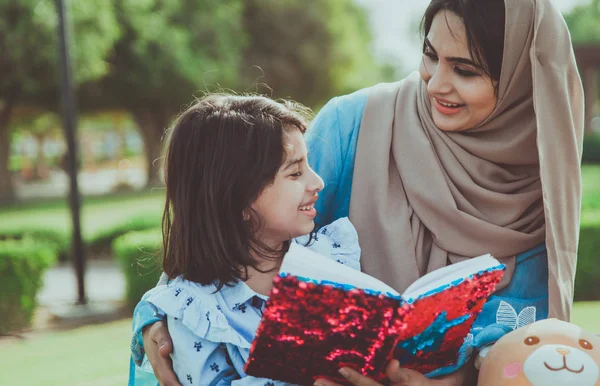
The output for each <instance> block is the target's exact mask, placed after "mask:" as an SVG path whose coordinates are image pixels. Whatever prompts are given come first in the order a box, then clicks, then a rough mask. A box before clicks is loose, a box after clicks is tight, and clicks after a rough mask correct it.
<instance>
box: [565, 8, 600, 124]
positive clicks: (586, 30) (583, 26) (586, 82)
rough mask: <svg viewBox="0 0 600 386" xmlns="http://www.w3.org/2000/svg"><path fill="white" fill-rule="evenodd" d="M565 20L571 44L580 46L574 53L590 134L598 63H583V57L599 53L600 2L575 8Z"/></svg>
mask: <svg viewBox="0 0 600 386" xmlns="http://www.w3.org/2000/svg"><path fill="white" fill-rule="evenodd" d="M565 20H566V22H567V25H568V27H569V31H570V32H571V38H572V40H573V42H574V43H575V44H576V45H577V44H579V45H580V46H579V47H577V46H576V52H578V60H579V65H580V68H579V70H580V73H581V77H582V79H583V86H584V89H585V92H586V102H585V103H586V107H585V110H586V114H585V115H586V134H592V126H591V120H592V119H593V117H594V115H595V110H596V108H597V106H598V96H599V94H598V90H600V76H598V65H599V63H597V62H596V63H594V62H593V61H592V62H590V63H585V60H584V57H585V56H587V55H588V53H591V54H593V53H594V51H595V52H598V51H600V0H592V1H591V3H589V4H585V5H578V6H576V7H575V8H573V9H572V10H571V12H569V13H568V14H567V15H565ZM592 56H597V55H596V54H593V55H592ZM594 60H597V59H594Z"/></svg>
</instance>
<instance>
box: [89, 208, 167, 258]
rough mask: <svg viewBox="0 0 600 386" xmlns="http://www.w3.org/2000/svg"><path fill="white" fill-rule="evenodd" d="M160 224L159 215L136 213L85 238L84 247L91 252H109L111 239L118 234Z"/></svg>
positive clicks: (115, 237)
mask: <svg viewBox="0 0 600 386" xmlns="http://www.w3.org/2000/svg"><path fill="white" fill-rule="evenodd" d="M160 225H161V217H160V215H156V214H153V215H138V216H135V217H132V218H131V219H129V220H127V221H125V222H123V223H120V224H116V225H114V226H112V227H110V228H107V229H104V230H102V231H100V232H98V233H96V234H95V235H93V236H92V237H89V238H86V247H87V249H88V250H89V251H90V252H91V253H103V252H110V250H111V246H112V243H113V241H114V240H115V239H117V238H118V237H119V236H122V235H125V234H127V233H130V232H137V231H145V230H149V229H156V228H159V227H160Z"/></svg>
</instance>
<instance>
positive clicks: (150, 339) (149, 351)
mask: <svg viewBox="0 0 600 386" xmlns="http://www.w3.org/2000/svg"><path fill="white" fill-rule="evenodd" d="M142 338H143V340H144V350H145V351H146V356H147V357H148V361H150V364H151V365H152V370H154V375H155V376H156V378H157V379H158V382H160V384H161V386H181V384H180V383H179V381H178V380H177V375H175V372H174V371H173V362H172V361H171V356H170V354H171V353H172V352H173V342H172V341H171V335H170V334H169V329H168V328H167V324H166V323H165V322H160V321H159V322H156V323H153V324H151V325H149V326H146V327H144V329H143V330H142Z"/></svg>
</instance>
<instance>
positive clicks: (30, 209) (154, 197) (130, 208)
mask: <svg viewBox="0 0 600 386" xmlns="http://www.w3.org/2000/svg"><path fill="white" fill-rule="evenodd" d="M82 202H83V204H82V210H81V228H82V233H83V237H84V238H85V239H90V238H92V237H93V236H94V235H96V234H98V233H99V232H101V231H102V230H104V229H107V228H110V227H112V226H114V225H116V224H120V223H123V222H125V221H127V220H129V219H131V218H132V217H134V216H136V215H140V214H148V213H156V214H157V215H160V213H161V211H162V209H163V205H164V193H163V190H162V189H155V190H152V191H148V192H142V193H136V194H127V195H115V196H109V197H93V198H84V199H83V201H82ZM24 226H25V227H27V226H35V227H38V228H46V227H47V228H52V229H56V230H59V231H64V232H66V233H69V232H70V230H71V214H70V211H69V208H68V204H67V202H66V200H51V201H42V202H31V203H29V202H28V203H18V204H15V205H10V206H3V207H0V231H2V230H3V229H10V228H20V227H24Z"/></svg>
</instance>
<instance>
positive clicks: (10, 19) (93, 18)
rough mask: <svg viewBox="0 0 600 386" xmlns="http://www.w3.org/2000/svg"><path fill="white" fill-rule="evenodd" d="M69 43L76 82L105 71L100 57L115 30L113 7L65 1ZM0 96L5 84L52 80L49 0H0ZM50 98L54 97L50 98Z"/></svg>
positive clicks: (54, 49)
mask: <svg viewBox="0 0 600 386" xmlns="http://www.w3.org/2000/svg"><path fill="white" fill-rule="evenodd" d="M65 3H66V4H70V7H69V8H68V9H69V12H68V15H69V23H70V26H71V27H72V32H73V31H74V32H75V33H73V34H72V36H73V42H74V44H73V45H72V50H71V55H72V59H73V68H74V70H75V72H74V75H75V80H76V82H77V83H79V82H85V81H89V80H92V79H96V78H98V77H99V76H102V75H105V74H106V73H107V70H108V65H107V63H106V62H105V60H104V59H105V57H106V55H107V54H108V52H109V51H110V49H111V48H112V46H113V44H114V42H115V40H116V38H117V37H118V34H119V30H118V25H117V22H116V19H115V17H114V10H113V7H112V6H111V4H110V3H109V2H104V3H103V5H102V6H101V7H98V6H97V5H96V4H94V2H88V1H76V2H75V1H71V2H69V1H66V2H65ZM0 15H2V18H0V47H1V51H2V52H3V54H2V56H0V74H1V75H0V98H2V97H4V96H5V92H6V91H7V90H8V89H10V88H11V87H15V86H16V87H19V88H22V91H23V92H25V93H30V92H36V91H40V90H44V89H46V88H48V87H52V86H56V84H57V82H58V76H57V75H58V73H59V72H58V64H59V58H58V56H59V54H58V15H57V12H56V5H55V2H54V1H51V0H19V1H15V0H6V1H3V2H0ZM54 99H56V98H54Z"/></svg>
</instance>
